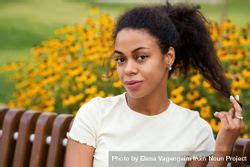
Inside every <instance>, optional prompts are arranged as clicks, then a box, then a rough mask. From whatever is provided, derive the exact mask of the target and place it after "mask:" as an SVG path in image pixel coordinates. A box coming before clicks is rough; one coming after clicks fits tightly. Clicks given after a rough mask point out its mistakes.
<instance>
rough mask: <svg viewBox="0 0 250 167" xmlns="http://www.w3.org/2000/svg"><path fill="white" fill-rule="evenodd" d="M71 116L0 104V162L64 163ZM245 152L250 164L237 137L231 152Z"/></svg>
mask: <svg viewBox="0 0 250 167" xmlns="http://www.w3.org/2000/svg"><path fill="white" fill-rule="evenodd" d="M72 120H73V115H70V114H59V115H57V114H55V113H45V112H42V113H41V112H37V111H26V112H24V111H23V110H22V109H9V108H7V107H1V106H0V166H1V167H9V166H13V167H27V166H32V167H44V166H48V167H57V166H58V167H60V166H63V163H64V155H65V150H66V145H67V139H66V132H67V131H68V130H69V127H70V124H71V122H72ZM232 154H233V155H234V156H242V157H243V156H247V162H238V163H233V164H234V165H232V166H238V165H240V166H244V165H250V139H238V140H237V142H236V143H235V146H234V150H233V153H232Z"/></svg>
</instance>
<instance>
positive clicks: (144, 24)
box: [65, 4, 244, 167]
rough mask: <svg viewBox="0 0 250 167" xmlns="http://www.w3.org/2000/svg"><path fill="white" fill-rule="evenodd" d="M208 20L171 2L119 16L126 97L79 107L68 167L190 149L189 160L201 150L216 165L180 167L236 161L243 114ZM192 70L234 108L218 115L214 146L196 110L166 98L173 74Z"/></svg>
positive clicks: (117, 53)
mask: <svg viewBox="0 0 250 167" xmlns="http://www.w3.org/2000/svg"><path fill="white" fill-rule="evenodd" d="M205 22H206V21H205V19H204V17H203V16H202V14H201V13H200V12H199V10H198V9H197V8H193V7H190V6H186V5H177V6H172V5H170V4H167V5H164V6H155V7H138V8H135V9H132V10H130V11H128V12H126V13H125V14H124V15H122V16H121V17H120V19H119V20H118V22H117V25H116V27H115V30H114V45H115V50H114V55H113V56H114V57H115V60H116V61H117V72H118V76H119V78H120V80H121V82H122V83H123V85H124V87H125V89H126V92H125V93H123V94H121V95H118V96H114V97H107V98H100V97H96V98H93V99H92V100H91V101H89V102H88V103H87V104H85V105H83V106H82V107H81V108H80V110H79V111H78V113H77V115H76V117H75V120H74V123H73V125H72V128H71V130H70V132H69V133H68V134H67V136H68V138H69V141H68V146H67V153H66V162H65V165H66V166H74V167H76V166H82V167H83V166H84V167H90V166H94V167H107V166H109V165H110V166H112V165H111V164H109V158H110V157H109V153H110V151H180V152H181V153H184V151H185V155H184V156H187V157H192V156H194V155H197V153H198V152H199V153H201V154H199V155H203V156H205V157H208V156H211V155H212V156H213V158H214V159H215V158H216V157H217V159H216V160H217V161H208V160H203V161H201V160H197V159H196V160H195V159H193V160H190V161H182V162H180V163H179V164H178V165H179V166H185V165H187V166H207V165H208V166H225V165H226V162H225V161H222V160H218V158H221V157H222V158H223V157H225V156H226V155H230V153H231V151H232V148H233V145H234V143H235V141H236V139H237V137H238V136H239V134H240V130H242V129H243V128H244V123H243V120H242V119H243V117H242V108H241V106H240V105H239V103H238V102H237V100H236V99H235V98H234V97H233V96H230V95H231V91H230V85H228V83H227V82H226V78H225V76H224V73H223V68H222V66H221V64H220V62H219V60H218V58H217V56H216V52H215V49H214V47H213V43H212V41H211V39H210V36H209V32H208V30H207V28H206V26H205ZM190 68H192V69H196V70H199V71H200V72H201V73H202V74H203V76H204V77H205V78H206V79H207V80H208V81H209V82H210V83H211V84H212V86H213V87H214V88H215V89H217V90H218V91H219V92H220V93H222V95H223V96H225V97H226V98H228V99H230V102H231V103H232V108H231V109H230V110H229V112H220V113H217V114H216V115H215V116H216V117H217V118H219V119H220V120H221V122H222V127H221V129H220V131H219V134H218V136H217V139H216V141H215V140H214V137H213V133H212V129H211V127H210V126H209V124H208V123H207V122H206V121H205V120H203V119H202V118H201V117H200V116H199V113H198V112H197V111H192V110H189V109H187V108H183V107H181V106H178V105H176V104H174V103H173V102H172V101H171V100H170V99H169V98H168V95H167V90H166V84H167V82H168V79H169V78H170V76H171V74H172V73H173V72H174V71H175V70H179V71H180V72H182V73H183V74H184V75H186V74H187V71H189V69H190ZM229 97H230V98H229ZM209 151H212V153H213V154H212V153H211V152H210V153H209ZM114 160H115V159H114ZM118 166H119V165H118ZM134 166H136V164H134ZM153 166H154V165H153Z"/></svg>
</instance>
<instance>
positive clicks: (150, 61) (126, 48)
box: [113, 28, 170, 98]
mask: <svg viewBox="0 0 250 167" xmlns="http://www.w3.org/2000/svg"><path fill="white" fill-rule="evenodd" d="M113 56H114V58H115V59H116V61H117V72H118V76H119V78H120V80H121V82H122V83H123V85H124V87H125V89H126V91H127V93H128V94H129V95H130V96H132V97H133V98H141V97H145V96H147V95H150V94H152V93H157V92H161V91H166V82H167V69H168V68H169V64H170V61H169V60H170V59H169V56H168V54H166V55H163V54H162V52H161V49H160V47H159V45H158V43H157V40H156V38H154V37H153V36H151V35H150V34H149V33H148V32H147V31H145V30H137V29H128V28H127V29H123V30H121V31H120V32H119V33H118V34H117V37H116V40H115V51H114V55H113Z"/></svg>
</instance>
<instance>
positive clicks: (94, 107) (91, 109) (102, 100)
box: [77, 94, 123, 115]
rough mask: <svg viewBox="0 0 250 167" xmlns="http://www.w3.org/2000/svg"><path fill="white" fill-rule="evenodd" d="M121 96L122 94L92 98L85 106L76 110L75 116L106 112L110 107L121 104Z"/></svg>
mask: <svg viewBox="0 0 250 167" xmlns="http://www.w3.org/2000/svg"><path fill="white" fill-rule="evenodd" d="M122 96H123V94H120V95H116V96H109V97H99V96H98V97H94V98H92V99H91V100H89V101H88V102H86V103H85V104H83V105H82V106H81V107H80V109H79V110H78V112H77V114H78V115H80V114H87V113H91V115H96V114H102V113H103V111H104V110H107V109H108V108H110V107H112V106H116V105H119V104H120V103H121V102H122Z"/></svg>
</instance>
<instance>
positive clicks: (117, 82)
mask: <svg viewBox="0 0 250 167" xmlns="http://www.w3.org/2000/svg"><path fill="white" fill-rule="evenodd" d="M113 86H114V87H115V88H121V87H122V82H121V81H120V80H118V81H116V82H114V83H113Z"/></svg>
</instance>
